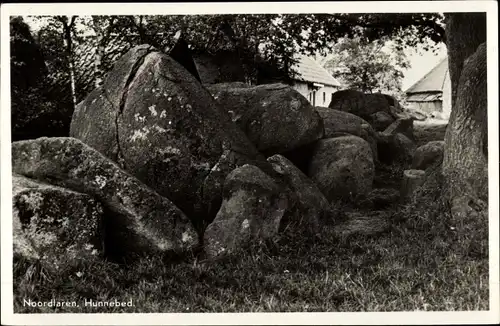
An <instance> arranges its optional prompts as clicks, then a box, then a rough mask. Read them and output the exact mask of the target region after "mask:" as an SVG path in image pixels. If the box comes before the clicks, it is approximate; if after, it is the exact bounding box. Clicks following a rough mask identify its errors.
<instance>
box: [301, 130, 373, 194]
mask: <svg viewBox="0 0 500 326" xmlns="http://www.w3.org/2000/svg"><path fill="white" fill-rule="evenodd" d="M374 174H375V165H374V163H373V155H372V151H371V148H370V145H369V144H368V143H367V142H366V141H365V140H364V139H362V138H360V137H357V136H343V137H337V138H329V139H322V140H320V141H318V142H317V144H316V147H315V149H314V153H313V156H312V157H311V164H310V165H309V171H308V176H309V177H310V178H311V179H312V180H313V181H315V182H316V184H317V185H318V187H319V189H320V190H321V191H322V192H323V194H324V195H325V197H326V198H327V199H328V200H329V201H330V202H332V201H335V200H338V199H343V200H350V199H353V198H356V197H357V196H359V195H367V194H368V193H369V192H370V191H371V190H372V185H373V178H374Z"/></svg>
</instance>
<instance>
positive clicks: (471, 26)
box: [445, 13, 486, 107]
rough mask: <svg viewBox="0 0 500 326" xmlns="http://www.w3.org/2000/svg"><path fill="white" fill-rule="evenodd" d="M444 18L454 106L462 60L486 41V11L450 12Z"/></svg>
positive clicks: (462, 64) (452, 103)
mask: <svg viewBox="0 0 500 326" xmlns="http://www.w3.org/2000/svg"><path fill="white" fill-rule="evenodd" d="M445 18H446V46H447V48H448V67H449V71H450V80H451V106H452V107H454V106H455V101H456V97H457V90H458V81H459V79H460V74H461V72H462V69H463V66H464V61H465V59H467V58H468V57H469V56H470V55H472V54H473V53H474V52H476V49H477V47H478V46H479V45H480V44H481V43H483V42H486V13H451V14H446V15H445Z"/></svg>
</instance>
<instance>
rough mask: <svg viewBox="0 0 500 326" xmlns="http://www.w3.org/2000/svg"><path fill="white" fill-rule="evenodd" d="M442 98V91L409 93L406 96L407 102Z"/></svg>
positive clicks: (439, 99) (430, 100)
mask: <svg viewBox="0 0 500 326" xmlns="http://www.w3.org/2000/svg"><path fill="white" fill-rule="evenodd" d="M442 100H443V94H442V92H425V93H411V94H408V96H407V97H406V101H407V102H434V101H442Z"/></svg>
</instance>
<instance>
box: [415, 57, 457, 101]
mask: <svg viewBox="0 0 500 326" xmlns="http://www.w3.org/2000/svg"><path fill="white" fill-rule="evenodd" d="M447 73H448V57H446V58H444V59H443V60H441V61H440V62H439V63H438V64H437V65H436V66H435V67H434V68H432V69H431V70H430V71H429V72H428V73H427V74H425V76H424V77H422V79H420V80H419V81H417V82H416V83H415V84H413V86H411V87H410V88H408V89H407V90H406V92H405V93H406V94H407V95H410V94H414V93H430V92H442V91H443V85H444V80H445V78H446V74H447Z"/></svg>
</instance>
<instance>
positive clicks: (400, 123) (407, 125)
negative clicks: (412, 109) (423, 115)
mask: <svg viewBox="0 0 500 326" xmlns="http://www.w3.org/2000/svg"><path fill="white" fill-rule="evenodd" d="M413 120H414V119H413V118H408V119H397V120H396V121H394V122H393V123H392V124H391V125H390V126H389V127H387V128H386V129H385V130H384V131H383V133H384V135H396V134H398V133H401V134H404V135H405V136H406V137H408V138H410V139H414V138H415V136H414V135H413Z"/></svg>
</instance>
